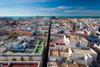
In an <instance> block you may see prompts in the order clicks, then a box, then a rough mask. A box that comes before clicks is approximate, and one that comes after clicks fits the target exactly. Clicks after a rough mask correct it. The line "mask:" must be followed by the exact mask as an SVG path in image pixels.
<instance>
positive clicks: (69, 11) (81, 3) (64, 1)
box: [0, 0, 100, 16]
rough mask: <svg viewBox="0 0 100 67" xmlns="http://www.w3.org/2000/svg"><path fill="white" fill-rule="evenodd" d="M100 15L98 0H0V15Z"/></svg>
mask: <svg viewBox="0 0 100 67" xmlns="http://www.w3.org/2000/svg"><path fill="white" fill-rule="evenodd" d="M36 15H39V16H100V0H0V16H36Z"/></svg>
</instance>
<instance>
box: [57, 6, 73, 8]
mask: <svg viewBox="0 0 100 67" xmlns="http://www.w3.org/2000/svg"><path fill="white" fill-rule="evenodd" d="M57 8H58V9H70V8H72V7H66V6H58V7H57Z"/></svg>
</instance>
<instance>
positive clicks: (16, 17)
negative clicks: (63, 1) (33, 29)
mask: <svg viewBox="0 0 100 67" xmlns="http://www.w3.org/2000/svg"><path fill="white" fill-rule="evenodd" d="M39 17H47V18H50V17H51V16H39ZM55 17H57V18H100V16H55ZM0 18H12V19H15V20H17V19H19V18H21V19H25V18H36V16H0Z"/></svg>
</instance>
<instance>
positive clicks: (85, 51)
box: [72, 48, 94, 54]
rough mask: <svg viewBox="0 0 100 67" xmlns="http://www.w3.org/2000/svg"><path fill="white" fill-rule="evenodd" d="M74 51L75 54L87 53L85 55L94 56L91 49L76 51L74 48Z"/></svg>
mask: <svg viewBox="0 0 100 67" xmlns="http://www.w3.org/2000/svg"><path fill="white" fill-rule="evenodd" d="M72 50H73V52H74V53H85V54H88V53H92V54H94V52H93V51H92V50H91V49H75V48H73V49H72Z"/></svg>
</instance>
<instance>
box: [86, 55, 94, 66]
mask: <svg viewBox="0 0 100 67" xmlns="http://www.w3.org/2000/svg"><path fill="white" fill-rule="evenodd" d="M87 55H88V57H87V64H88V65H91V63H92V61H93V57H92V56H91V55H90V54H87Z"/></svg>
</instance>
